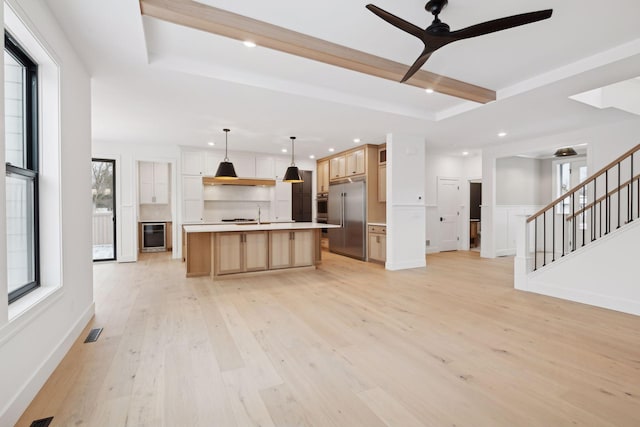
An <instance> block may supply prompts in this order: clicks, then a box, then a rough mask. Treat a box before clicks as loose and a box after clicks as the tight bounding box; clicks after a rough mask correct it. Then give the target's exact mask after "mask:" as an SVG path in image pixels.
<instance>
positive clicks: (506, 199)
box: [496, 157, 551, 205]
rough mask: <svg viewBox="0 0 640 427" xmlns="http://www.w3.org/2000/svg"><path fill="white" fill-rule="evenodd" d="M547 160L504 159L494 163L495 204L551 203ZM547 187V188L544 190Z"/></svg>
mask: <svg viewBox="0 0 640 427" xmlns="http://www.w3.org/2000/svg"><path fill="white" fill-rule="evenodd" d="M548 165H549V161H548V160H540V159H529V158H523V157H504V158H501V159H497V161H496V204H498V205H544V204H547V203H549V202H551V199H550V198H547V197H545V198H544V199H543V195H549V196H550V194H551V180H550V178H549V176H547V173H550V172H551V170H550V167H549V168H546V167H545V166H548ZM545 187H548V188H545Z"/></svg>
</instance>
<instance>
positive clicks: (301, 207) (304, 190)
mask: <svg viewBox="0 0 640 427" xmlns="http://www.w3.org/2000/svg"><path fill="white" fill-rule="evenodd" d="M300 176H301V178H302V180H303V182H296V183H294V184H291V219H292V220H294V221H295V222H311V218H312V217H313V215H312V213H313V208H312V206H313V202H312V200H313V198H312V172H311V171H300Z"/></svg>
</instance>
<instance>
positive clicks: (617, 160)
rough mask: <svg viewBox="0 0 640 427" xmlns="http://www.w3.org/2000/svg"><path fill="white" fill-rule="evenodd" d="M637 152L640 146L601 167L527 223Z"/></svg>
mask: <svg viewBox="0 0 640 427" xmlns="http://www.w3.org/2000/svg"><path fill="white" fill-rule="evenodd" d="M639 150H640V144H638V145H636V146H635V147H633V148H631V149H630V150H629V151H627V152H626V153H624V154H622V155H621V156H619V157H618V158H616V159H615V160H613V161H611V162H610V163H609V164H607V165H606V166H605V167H603V168H601V169H600V170H598V172H596V173H594V174H593V175H591V176H590V177H589V178H588V179H585V180H584V181H583V182H581V183H580V184H578V185H577V186H575V187H574V188H572V189H571V190H569V191H568V192H567V193H565V194H564V195H562V196H560V197H558V198H557V199H555V200H554V201H553V202H551V203H549V204H548V205H547V206H545V207H544V208H542V209H540V210H539V211H538V212H536V213H535V214H533V215H531V216H530V217H529V218H527V223H529V222H531V221H533V220H535V219H536V218H538V217H539V216H541V215H543V214H544V213H545V212H546V211H548V210H549V209H551V208H553V207H554V206H555V205H557V204H558V203H560V202H561V201H562V200H564V199H566V198H567V197H571V195H572V194H574V193H576V192H578V190H580V189H581V188H582V187H584V186H586V185H588V184H590V183H591V182H592V181H595V180H596V179H597V178H599V177H600V176H602V175H603V174H605V173H606V172H607V171H608V170H609V169H611V168H612V167H613V166H615V165H617V164H618V163H621V162H622V161H623V160H625V159H626V158H627V157H629V156H632V155H633V154H635V152H636V151H639Z"/></svg>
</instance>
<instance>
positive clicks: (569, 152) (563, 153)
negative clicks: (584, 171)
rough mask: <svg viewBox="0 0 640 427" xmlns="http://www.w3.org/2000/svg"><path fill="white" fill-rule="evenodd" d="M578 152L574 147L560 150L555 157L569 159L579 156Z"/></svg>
mask: <svg viewBox="0 0 640 427" xmlns="http://www.w3.org/2000/svg"><path fill="white" fill-rule="evenodd" d="M577 155H578V153H576V150H574V149H573V147H567V148H558V149H557V150H556V152H555V153H554V154H553V157H569V156H577Z"/></svg>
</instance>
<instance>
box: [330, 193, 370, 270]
mask: <svg viewBox="0 0 640 427" xmlns="http://www.w3.org/2000/svg"><path fill="white" fill-rule="evenodd" d="M328 205H329V206H328V211H329V220H328V222H329V224H335V225H340V226H341V228H330V229H329V250H330V251H331V252H335V253H337V254H340V255H346V256H348V257H352V258H357V259H361V260H364V259H365V257H366V251H365V242H366V234H365V230H366V215H367V211H366V206H367V203H366V186H365V182H364V181H352V182H345V183H342V184H331V185H329V201H328Z"/></svg>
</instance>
